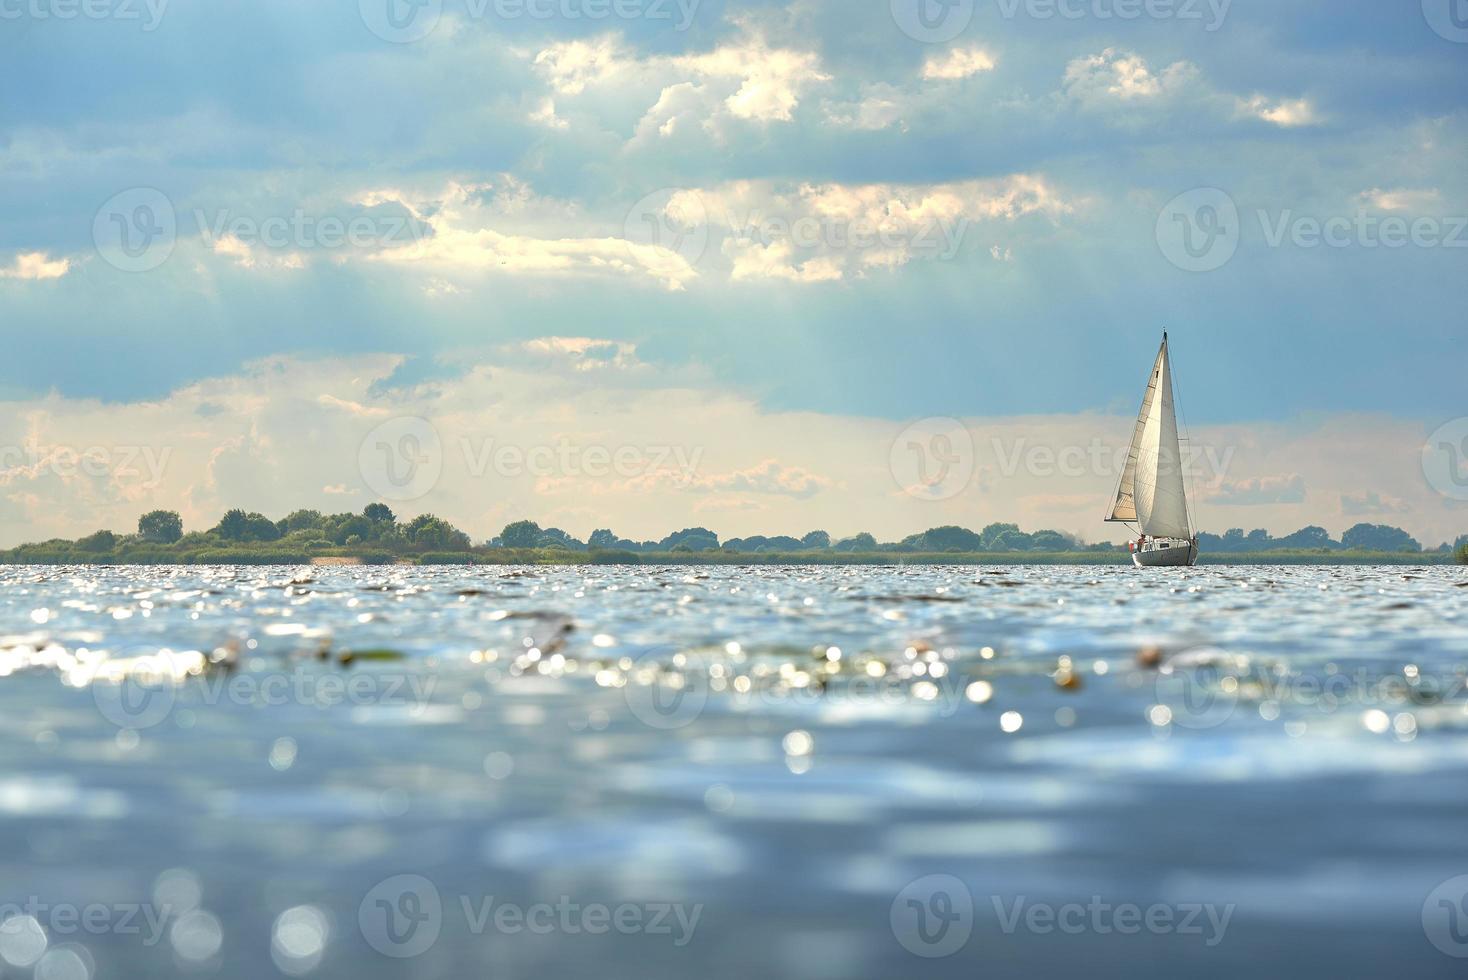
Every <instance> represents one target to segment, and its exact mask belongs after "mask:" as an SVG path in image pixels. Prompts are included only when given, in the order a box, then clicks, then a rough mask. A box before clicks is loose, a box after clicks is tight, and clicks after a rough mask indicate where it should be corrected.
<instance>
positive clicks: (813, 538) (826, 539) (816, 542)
mask: <svg viewBox="0 0 1468 980" xmlns="http://www.w3.org/2000/svg"><path fill="white" fill-rule="evenodd" d="M800 543H801V545H802V546H803V547H806V548H810V549H812V550H814V551H825V550H826V549H827V548H829V547H831V536H830V535H829V534H827V533H826V532H825V531H812V532H810V533H809V534H807V535H806V536H805V537H803V538H801V539H800Z"/></svg>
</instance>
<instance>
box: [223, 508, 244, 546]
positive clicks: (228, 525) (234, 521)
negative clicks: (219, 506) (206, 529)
mask: <svg viewBox="0 0 1468 980" xmlns="http://www.w3.org/2000/svg"><path fill="white" fill-rule="evenodd" d="M249 524H250V516H249V515H248V514H246V513H245V512H244V511H242V510H240V509H239V508H238V507H235V508H232V509H230V510H227V511H225V512H224V516H223V517H221V518H220V519H219V523H218V524H216V525H214V533H215V534H217V535H219V536H220V537H221V538H223V539H224V540H226V541H243V540H244V539H245V530H246V528H248V527H249Z"/></svg>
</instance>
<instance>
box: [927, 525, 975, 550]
mask: <svg viewBox="0 0 1468 980" xmlns="http://www.w3.org/2000/svg"><path fill="white" fill-rule="evenodd" d="M982 544H983V539H982V538H980V536H979V535H977V534H975V533H974V532H972V531H970V530H969V529H968V528H966V527H954V526H953V525H949V526H947V527H935V528H932V529H930V530H929V531H927V532H925V533H924V534H923V535H922V541H921V543H920V544H919V545H918V546H919V547H920V548H922V549H924V550H925V551H979V550H982Z"/></svg>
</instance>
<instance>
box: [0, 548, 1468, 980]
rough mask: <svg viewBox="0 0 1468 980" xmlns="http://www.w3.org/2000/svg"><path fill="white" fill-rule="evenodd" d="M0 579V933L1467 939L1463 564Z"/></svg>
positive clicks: (182, 941)
mask: <svg viewBox="0 0 1468 980" xmlns="http://www.w3.org/2000/svg"><path fill="white" fill-rule="evenodd" d="M0 578H3V582H4V588H3V589H0V634H3V635H0V830H3V833H0V862H3V877H0V880H3V881H4V889H3V894H0V901H4V902H8V903H9V904H8V905H6V906H5V907H4V908H0V918H3V919H4V920H5V921H4V924H3V925H0V960H3V961H4V963H5V968H4V971H3V972H4V973H5V975H6V976H10V975H12V974H19V975H27V974H32V973H33V974H34V975H35V976H36V977H38V978H42V980H89V978H108V977H139V976H164V975H175V974H178V975H198V976H208V975H218V976H229V977H263V976H273V975H280V974H285V975H305V976H320V977H395V976H404V977H406V976H413V977H445V978H448V977H455V978H461V977H557V976H578V975H586V976H596V977H637V978H648V977H652V978H657V977H679V978H684V977H690V976H702V977H740V978H747V977H758V976H792V977H814V978H825V977H831V978H837V977H896V976H906V975H912V974H917V975H929V974H931V975H939V976H954V977H967V978H972V977H988V976H1032V975H1034V976H1044V975H1061V974H1060V973H1059V972H1058V971H1060V970H1068V971H1070V972H1076V971H1078V970H1081V969H1083V970H1084V972H1085V973H1086V974H1088V975H1094V976H1103V977H1110V976H1116V977H1122V976H1127V977H1137V976H1144V977H1151V976H1156V977H1164V976H1165V977H1173V976H1179V975H1182V976H1198V975H1202V976H1232V975H1237V974H1239V973H1240V972H1242V971H1245V970H1248V971H1258V970H1260V969H1263V970H1265V971H1267V973H1268V974H1269V975H1330V976H1373V977H1376V976H1383V975H1388V973H1389V972H1390V973H1391V974H1392V975H1398V974H1400V975H1416V976H1424V975H1444V976H1447V975H1454V974H1461V971H1462V969H1463V967H1464V960H1462V959H1459V958H1454V955H1453V954H1457V956H1465V955H1468V878H1465V879H1463V880H1462V881H1460V882H1454V881H1453V880H1452V879H1454V878H1455V877H1456V876H1458V875H1468V712H1465V703H1468V699H1465V696H1464V691H1463V682H1462V676H1463V674H1464V671H1465V668H1468V629H1465V627H1468V587H1465V586H1468V578H1465V575H1464V573H1463V572H1462V571H1461V570H1458V569H1450V568H1423V569H1411V568H1391V569H1374V568H1262V567H1251V568H1200V569H1193V570H1153V571H1150V572H1138V571H1135V570H1132V569H1120V568H1116V569H1112V568H1106V569H1092V568H1075V569H1071V568H1035V567H1031V568H1009V567H1006V568H998V567H995V568H942V567H922V568H834V569H832V568H823V569H813V568H752V569H732V568H707V569H697V568H695V569H688V568H625V569H621V568H595V569H572V568H535V569H454V568H445V569H427V568H382V569H378V568H269V569H242V568H228V569H198V568H187V569H184V568H158V569H152V568H130V569H90V568H89V569H83V568H77V569H58V568H7V569H4V570H0ZM1133 911H1135V912H1136V917H1133V916H1132V915H1131V912H1133ZM88 916H90V918H88Z"/></svg>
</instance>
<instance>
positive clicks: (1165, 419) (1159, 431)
mask: <svg viewBox="0 0 1468 980" xmlns="http://www.w3.org/2000/svg"><path fill="white" fill-rule="evenodd" d="M1149 395H1150V396H1151V397H1150V399H1149V400H1150V402H1151V404H1150V405H1149V406H1147V409H1148V410H1147V411H1146V412H1145V415H1144V418H1143V421H1142V428H1141V433H1140V445H1139V447H1138V450H1137V465H1136V473H1135V476H1134V484H1135V486H1134V491H1133V492H1134V496H1135V501H1136V513H1137V523H1138V525H1140V527H1141V528H1142V533H1143V534H1148V535H1151V536H1153V537H1160V538H1190V537H1192V529H1191V527H1190V526H1189V525H1188V500H1187V496H1186V494H1185V493H1184V492H1183V462H1182V451H1181V450H1180V449H1179V447H1178V439H1177V416H1176V415H1175V414H1174V412H1173V407H1172V363H1171V361H1170V360H1169V359H1168V355H1167V341H1166V340H1164V341H1163V342H1162V350H1161V351H1159V352H1158V354H1157V364H1156V366H1155V367H1154V368H1153V374H1152V383H1151V390H1150V391H1149Z"/></svg>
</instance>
